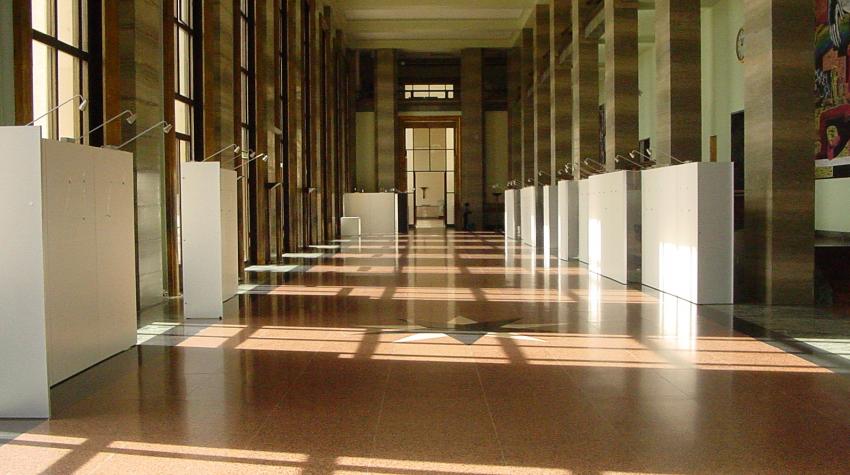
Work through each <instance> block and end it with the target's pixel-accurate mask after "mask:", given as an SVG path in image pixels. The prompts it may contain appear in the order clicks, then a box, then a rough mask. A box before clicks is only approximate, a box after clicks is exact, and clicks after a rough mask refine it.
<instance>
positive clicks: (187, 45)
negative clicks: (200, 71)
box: [177, 28, 192, 98]
mask: <svg viewBox="0 0 850 475" xmlns="http://www.w3.org/2000/svg"><path fill="white" fill-rule="evenodd" d="M177 68H178V77H179V78H180V84H178V89H177V92H178V93H180V94H182V95H184V96H186V97H189V98H191V97H192V36H191V35H189V32H188V31H186V30H184V29H182V28H178V29H177Z"/></svg>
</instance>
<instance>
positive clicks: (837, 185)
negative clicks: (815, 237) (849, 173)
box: [815, 178, 850, 233]
mask: <svg viewBox="0 0 850 475" xmlns="http://www.w3.org/2000/svg"><path fill="white" fill-rule="evenodd" d="M848 203H850V178H830V179H824V180H816V181H815V229H817V230H818V231H833V232H843V233H850V213H848V212H847V204H848Z"/></svg>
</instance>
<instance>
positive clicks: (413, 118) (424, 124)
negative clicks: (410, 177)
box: [396, 115, 462, 229]
mask: <svg viewBox="0 0 850 475" xmlns="http://www.w3.org/2000/svg"><path fill="white" fill-rule="evenodd" d="M396 124H397V126H396V144H397V147H396V148H397V153H396V156H398V157H399V158H398V164H397V167H396V170H397V172H396V173H397V174H396V183H398V189H399V190H405V191H408V189H409V187H408V183H407V150H406V146H405V145H406V144H405V139H404V131H405V129H408V128H453V129H454V131H455V167H454V169H455V179H454V190H455V191H454V195H455V199H454V207H453V208H454V211H455V220H454V221H455V224H454V225H449V224H448V220H449V219H448V218H449V216H448V214H449V213H448V206H446V209H447V211H446V215H445V216H444V217H443V221H444V222H445V223H446V228H447V229H448V228H449V227H457V222H458V219H457V215H458V203H459V202H460V199H459V197H460V196H461V188H460V187H461V179H460V178H461V177H460V164H461V161H462V157H461V149H462V147H461V142H460V141H461V133H460V132H461V131H460V125H461V116H460V115H440V116H431V115H425V116H422V115H399V116H398V120H396ZM415 199H416V198H415V197H414V203H415ZM413 227H416V210H415V206H414V213H413Z"/></svg>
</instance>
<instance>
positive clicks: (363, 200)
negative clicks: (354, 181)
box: [342, 193, 398, 235]
mask: <svg viewBox="0 0 850 475" xmlns="http://www.w3.org/2000/svg"><path fill="white" fill-rule="evenodd" d="M342 203H343V205H342V206H343V215H344V216H349V217H357V218H360V231H361V232H362V233H363V234H364V235H368V234H395V233H397V232H398V195H397V194H396V193H346V194H345V195H344V196H343V199H342Z"/></svg>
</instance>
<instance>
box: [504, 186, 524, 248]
mask: <svg viewBox="0 0 850 475" xmlns="http://www.w3.org/2000/svg"><path fill="white" fill-rule="evenodd" d="M520 219H521V218H520V191H519V190H505V236H507V237H508V238H510V239H522V231H521V229H522V228H521V226H520Z"/></svg>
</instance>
